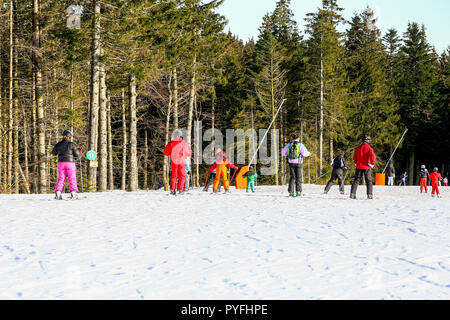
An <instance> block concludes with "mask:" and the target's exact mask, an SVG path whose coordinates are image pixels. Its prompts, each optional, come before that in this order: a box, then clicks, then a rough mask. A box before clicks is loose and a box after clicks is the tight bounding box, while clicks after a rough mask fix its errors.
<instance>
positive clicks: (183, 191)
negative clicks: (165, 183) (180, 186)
mask: <svg viewBox="0 0 450 320" xmlns="http://www.w3.org/2000/svg"><path fill="white" fill-rule="evenodd" d="M178 194H179V195H180V196H181V195H183V194H186V190H179V191H178Z"/></svg>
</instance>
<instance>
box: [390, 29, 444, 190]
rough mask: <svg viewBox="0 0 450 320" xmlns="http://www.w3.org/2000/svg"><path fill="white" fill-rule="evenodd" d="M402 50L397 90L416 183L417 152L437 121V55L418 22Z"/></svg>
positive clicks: (410, 169)
mask: <svg viewBox="0 0 450 320" xmlns="http://www.w3.org/2000/svg"><path fill="white" fill-rule="evenodd" d="M403 42H404V44H403V46H402V47H401V49H400V58H399V59H400V61H399V65H400V66H399V67H400V74H399V79H398V82H397V87H396V90H395V93H396V96H397V99H398V102H399V114H400V119H401V123H402V124H403V125H404V126H405V127H407V128H408V129H409V131H408V135H407V136H406V138H405V144H406V145H407V146H408V151H407V152H408V153H409V157H408V158H409V159H408V174H409V176H410V177H411V179H410V180H409V181H408V182H409V184H410V185H412V184H413V183H414V180H417V178H415V179H413V177H415V174H414V173H415V171H416V166H417V164H418V161H417V160H418V159H416V151H418V150H419V149H420V148H419V147H420V145H421V144H422V140H423V138H424V137H425V136H426V135H427V132H428V130H429V129H430V128H431V127H432V124H433V122H434V121H435V119H436V114H434V103H435V101H436V92H435V83H436V80H437V78H436V69H435V63H436V60H437V59H436V56H435V55H434V54H433V52H432V50H431V47H430V45H429V44H428V42H427V39H426V34H425V28H424V26H422V28H420V27H419V25H418V24H417V23H415V22H412V23H409V24H408V28H407V31H406V32H405V34H404V37H403Z"/></svg>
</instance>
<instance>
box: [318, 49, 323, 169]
mask: <svg viewBox="0 0 450 320" xmlns="http://www.w3.org/2000/svg"><path fill="white" fill-rule="evenodd" d="M323 91H324V84H323V53H322V50H320V120H319V175H321V174H322V168H323V162H322V158H323Z"/></svg>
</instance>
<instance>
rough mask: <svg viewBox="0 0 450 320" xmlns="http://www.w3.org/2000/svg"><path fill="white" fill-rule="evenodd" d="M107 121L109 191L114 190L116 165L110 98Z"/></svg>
mask: <svg viewBox="0 0 450 320" xmlns="http://www.w3.org/2000/svg"><path fill="white" fill-rule="evenodd" d="M107 119H108V190H114V167H113V165H114V163H113V145H112V128H111V100H110V97H109V96H108V101H107Z"/></svg>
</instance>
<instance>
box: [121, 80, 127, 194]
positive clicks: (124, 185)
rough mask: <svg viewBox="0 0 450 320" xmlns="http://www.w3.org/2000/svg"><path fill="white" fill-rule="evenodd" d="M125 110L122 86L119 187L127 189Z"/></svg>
mask: <svg viewBox="0 0 450 320" xmlns="http://www.w3.org/2000/svg"><path fill="white" fill-rule="evenodd" d="M127 143H128V137H127V110H126V106H125V90H124V89H123V88H122V182H121V186H120V188H121V189H122V190H124V191H125V190H126V189H127Z"/></svg>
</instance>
